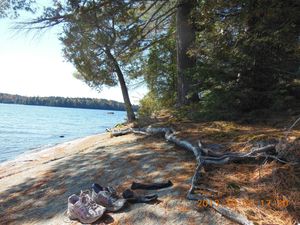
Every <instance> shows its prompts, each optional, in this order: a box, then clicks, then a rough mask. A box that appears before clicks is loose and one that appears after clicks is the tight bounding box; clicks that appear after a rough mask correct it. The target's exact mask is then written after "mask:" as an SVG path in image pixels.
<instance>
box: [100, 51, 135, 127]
mask: <svg viewBox="0 0 300 225" xmlns="http://www.w3.org/2000/svg"><path fill="white" fill-rule="evenodd" d="M106 54H107V56H108V57H109V58H110V59H111V60H112V62H113V63H114V66H115V72H116V74H117V77H118V80H119V83H120V86H121V90H122V95H123V99H124V104H125V108H126V112H127V120H128V122H133V121H135V115H134V112H133V109H132V105H131V102H130V98H129V94H128V89H127V86H126V82H125V79H124V75H123V72H122V70H121V68H120V66H119V63H118V62H117V60H116V59H115V57H114V56H113V55H112V54H111V52H110V51H109V50H106Z"/></svg>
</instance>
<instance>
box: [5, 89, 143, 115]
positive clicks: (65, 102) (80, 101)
mask: <svg viewBox="0 0 300 225" xmlns="http://www.w3.org/2000/svg"><path fill="white" fill-rule="evenodd" d="M0 103H8V104H23V105H41V106H56V107H67V108H84V109H104V110H118V111H124V110H125V105H124V103H121V102H117V101H112V100H107V99H96V98H64V97H26V96H21V95H11V94H5V93H0ZM133 108H134V110H137V109H138V106H133Z"/></svg>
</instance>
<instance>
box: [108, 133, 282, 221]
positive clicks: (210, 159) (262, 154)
mask: <svg viewBox="0 0 300 225" xmlns="http://www.w3.org/2000/svg"><path fill="white" fill-rule="evenodd" d="M129 133H135V134H142V135H151V134H152V135H164V137H165V139H166V140H167V141H169V142H172V143H174V144H175V145H177V146H179V147H182V148H183V149H185V150H188V151H190V152H191V153H193V154H194V156H195V158H196V162H197V168H196V170H195V173H194V175H193V177H192V182H191V187H190V189H189V191H188V194H187V199H189V200H197V201H198V200H204V201H207V202H210V203H211V204H209V206H210V207H212V208H213V209H215V210H216V211H217V212H219V213H220V214H222V215H223V216H225V217H227V218H228V219H231V220H232V221H235V222H237V223H239V224H242V225H253V223H252V222H251V221H249V220H248V219H247V218H246V217H245V216H243V215H241V214H238V213H236V212H234V211H232V210H231V209H229V208H226V207H224V206H221V205H219V204H217V203H216V202H215V201H213V200H211V199H208V198H207V197H205V196H203V195H201V194H195V192H194V191H195V189H196V186H197V183H198V181H199V180H200V178H201V174H200V171H201V168H202V167H203V166H205V165H212V164H214V165H222V164H226V163H230V162H233V161H242V160H247V159H250V158H273V159H275V160H277V161H279V162H282V163H284V162H285V161H283V160H281V159H279V158H277V157H276V156H274V155H272V154H271V153H272V152H274V151H275V145H267V146H264V147H261V148H254V149H252V150H251V151H250V152H247V153H231V152H227V153H220V152H215V151H213V150H211V149H209V148H204V147H203V146H202V144H201V142H198V145H197V146H195V145H193V144H191V143H190V142H188V141H186V140H182V139H180V138H177V137H176V135H175V134H176V132H175V131H174V130H173V129H171V128H165V127H160V128H154V127H147V128H140V129H135V128H128V129H125V130H118V131H116V130H113V131H111V135H112V136H114V137H116V136H120V135H125V134H129ZM267 153H269V154H267Z"/></svg>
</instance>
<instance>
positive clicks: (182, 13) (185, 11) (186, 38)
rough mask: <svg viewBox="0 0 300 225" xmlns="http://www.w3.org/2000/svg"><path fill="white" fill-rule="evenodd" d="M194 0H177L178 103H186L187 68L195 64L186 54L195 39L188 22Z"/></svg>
mask: <svg viewBox="0 0 300 225" xmlns="http://www.w3.org/2000/svg"><path fill="white" fill-rule="evenodd" d="M195 2H196V1H195V0H178V7H177V14H176V30H177V33H176V42H177V43H176V45H177V101H178V104H179V105H184V104H187V103H188V98H187V95H188V91H189V88H190V84H191V78H190V77H188V76H187V73H188V71H189V69H192V68H193V67H195V65H196V58H195V57H190V56H188V54H187V51H188V50H189V48H190V46H191V44H192V43H193V42H194V41H195V29H194V28H193V25H192V24H191V22H190V15H191V11H192V9H193V8H194V7H195Z"/></svg>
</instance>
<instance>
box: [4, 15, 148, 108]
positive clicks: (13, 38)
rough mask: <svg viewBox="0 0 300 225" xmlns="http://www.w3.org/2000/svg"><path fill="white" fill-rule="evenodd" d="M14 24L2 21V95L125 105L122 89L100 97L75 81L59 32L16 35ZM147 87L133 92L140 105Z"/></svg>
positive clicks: (133, 96)
mask: <svg viewBox="0 0 300 225" xmlns="http://www.w3.org/2000/svg"><path fill="white" fill-rule="evenodd" d="M14 24H15V21H12V20H9V19H0V34H1V35H0V65H1V67H0V69H1V70H0V92H4V93H10V94H20V95H25V96H63V97H92V98H106V99H111V100H117V101H122V102H123V98H122V94H121V90H120V88H119V87H114V88H103V90H102V91H101V92H100V93H98V92H96V91H95V90H92V89H91V88H90V87H88V86H87V85H86V84H85V83H84V82H82V81H79V80H77V79H75V78H74V77H73V73H74V72H75V68H74V67H73V65H72V64H71V63H69V62H66V61H65V59H64V58H63V56H62V51H61V49H62V46H61V43H60V42H59V40H58V39H57V33H58V32H59V31H60V30H59V28H55V29H54V28H52V29H50V30H47V31H46V32H43V33H41V34H36V33H35V32H31V33H29V34H26V33H25V32H16V31H15V30H13V29H12V28H11V27H13V25H14ZM146 92H147V90H146V88H145V87H139V88H135V89H130V90H129V93H130V96H131V100H132V102H133V103H134V104H137V103H138V101H139V99H141V98H142V97H143V96H144V94H145V93H146Z"/></svg>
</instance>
